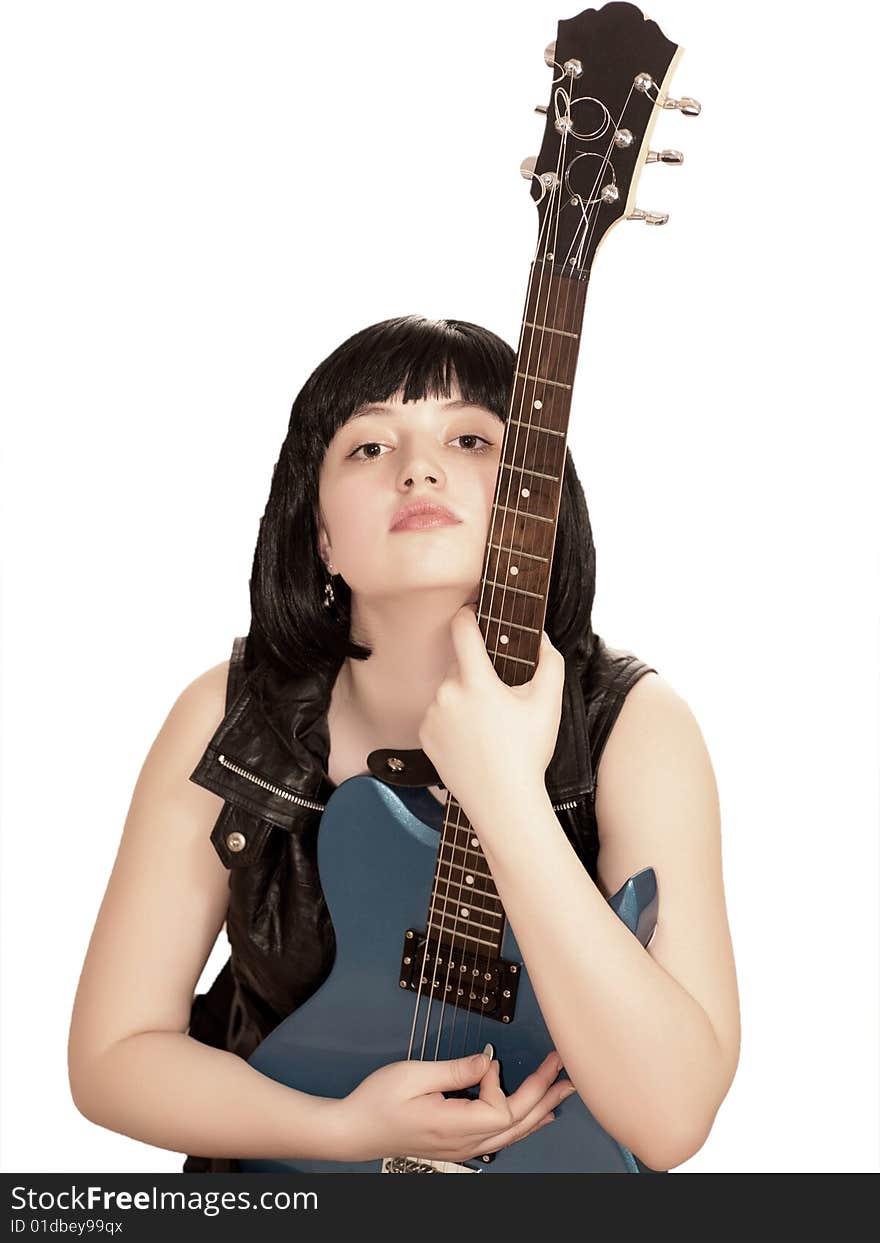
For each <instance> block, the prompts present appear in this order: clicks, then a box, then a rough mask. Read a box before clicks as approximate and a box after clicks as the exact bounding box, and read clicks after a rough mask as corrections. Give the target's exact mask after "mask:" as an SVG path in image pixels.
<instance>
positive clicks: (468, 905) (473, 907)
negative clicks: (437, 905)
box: [440, 893, 504, 932]
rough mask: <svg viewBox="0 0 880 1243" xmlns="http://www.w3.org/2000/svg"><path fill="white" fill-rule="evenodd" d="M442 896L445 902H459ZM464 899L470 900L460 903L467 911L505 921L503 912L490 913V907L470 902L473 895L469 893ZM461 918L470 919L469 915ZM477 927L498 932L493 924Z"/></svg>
mask: <svg viewBox="0 0 880 1243" xmlns="http://www.w3.org/2000/svg"><path fill="white" fill-rule="evenodd" d="M440 896H442V897H443V900H444V901H447V902H455V901H456V900H457V899H455V898H449V897H447V895H446V894H443V895H440ZM464 897H466V898H467V899H468V901H467V902H464V901H462V902H460V905H461V906H463V907H464V908H465V910H467V911H475V912H476V913H477V914H478V915H487V916H488V917H489V919H503V918H504V916H503V915H502V914H501V912H500V911H490V910H489V908H488V907H486V906H480V905H479V903H477V902H471V900H470V898H471V895H470V894H469V893H468V894H465V895H464ZM459 918H461V919H469V918H470V917H469V916H468V915H462V916H460V917H459ZM477 926H478V927H480V928H486V929H488V931H489V932H495V931H497V929H495V928H493V927H492V926H491V924H479V925H477Z"/></svg>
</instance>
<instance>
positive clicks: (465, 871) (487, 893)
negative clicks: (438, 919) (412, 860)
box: [437, 847, 497, 898]
mask: <svg viewBox="0 0 880 1243" xmlns="http://www.w3.org/2000/svg"><path fill="white" fill-rule="evenodd" d="M441 849H442V847H441ZM440 868H449V870H450V871H458V872H460V873H461V875H460V876H459V877H458V878H457V879H456V880H455V881H453V878H452V877H451V876H440V875H439V871H440ZM437 872H438V875H437V879H438V880H442V881H443V884H444V885H449V884H450V883H454V884H456V885H460V886H461V891H462V893H463V894H464V893H470V892H471V890H472V889H473V886H471V885H466V884H465V883H464V877H465V876H466V875H467V876H479V878H480V880H488V881H491V880H492V873H491V872H479V871H478V870H477V869H476V868H465V867H462V865H461V864H460V863H451V862H449V860H447V859H442V858H441V859H439V860H438V862H437ZM494 887H495V882H494V881H492V888H493V889H494ZM473 892H474V893H481V894H482V895H483V897H484V898H494V897H495V896H496V893H497V891H496V893H493V892H492V890H491V889H473ZM448 893H449V890H448V889H447V890H446V894H445V895H443V896H444V897H445V896H446V895H448Z"/></svg>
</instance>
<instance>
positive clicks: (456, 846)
mask: <svg viewBox="0 0 880 1243" xmlns="http://www.w3.org/2000/svg"><path fill="white" fill-rule="evenodd" d="M566 138H567V135H566V134H563V141H562V143H560V150H559V155H558V161H557V177H556V181H555V182H554V185H553V187H552V190H551V195H550V199H549V202H548V207H547V210H546V212H545V224H546V228H547V232H548V233H549V230H550V222H551V220H553V219H554V210H553V203H554V198H555V199H556V201H557V206H556V217H555V222H554V223H555V233H554V238H557V239H558V227H559V206H558V204H559V203H560V202H561V198H560V196H559V193H558V191H559V187H560V186H561V184H562V180H561V175H560V170H561V168H562V167H563V166H564V163H565V147H566V141H565V140H566ZM543 231H544V229H543V226H542V230H541V233H543ZM541 233H539V240H538V246H537V247H536V257H537V255H538V254H539V253H540V251H541V245H542V238H541ZM555 245H556V242H555V241H554V248H555ZM544 253H545V256H546V253H547V247H546V239H544ZM545 271H546V258H545V259H544V260H543V261H542V263H541V268H540V272H539V279H538V291H537V297H536V309H535V311H533V313H532V319H533V321H540V320H541V315H540V313H539V309H540V303H541V291H542V285H543V280H544V276H545ZM534 275H535V269H534V260H533V264H532V268H531V271H530V274H529V287H528V290H527V294H526V312H527V314H526V316H524V319H523V324H522V325H521V330H520V341H519V349H518V352H517V359H518V360H519V359H520V356H521V351H522V343H523V336H524V333H525V321H526V318H527V317H528V307H529V304H530V299H531V290H532V285H533V282H534ZM552 280H553V273H552V268H551V271H550V276H549V285H550V288H551V289H552ZM557 300H558V294H557ZM535 335H536V334H535V331H534V329H533V330H532V334H531V337H530V339H529V352H528V356H527V359H526V362H525V374H526V375H530V374H534V373H533V372H532V370H531V352H532V349H533V347H534V342H535ZM544 335H546V334H545V333H544V332H543V329H542V337H543V336H544ZM539 356H540V347H539ZM513 379H514V385H513V394H512V399H511V407H510V408H511V413H512V412H513V409H514V406H515V402H516V396H515V395H516V379H517V377H516V376H514V377H513ZM527 389H528V381H526V383H524V384H523V386H522V389H521V394H520V405H519V409H518V410H517V414H518V415H519V416H522V414H523V406H524V403H525V396H526V392H527ZM536 392H537V388H535V389H534V390H533V393H532V397H534V394H535V393H536ZM523 422H524V421H523V420H522V418H521V417H520V418H519V420H518V422H517V425H516V428H515V433H514V452H515V451H516V447H517V444H518V440H519V433H520V427H521V426H522V424H523ZM528 428H529V431H531V429H532V422H531V410H530V411H529V421H528ZM505 430H506V432H507V434H508V435H509V432H510V424H509V423H508V426H507V428H506V429H505ZM526 443H528V433H526ZM505 447H506V446H505ZM504 456H507V455H506V454H505V455H504ZM541 464H542V465H544V464H545V463H543V462H542V463H541ZM513 475H514V472H513V471H511V472H510V477H509V478H508V482H507V495H506V496H505V500H507V501H509V500H510V489H511V486H512V481H513ZM497 491H498V495H499V499H500V495H501V491H502V487H501V485H500V484H499V487H498V489H497ZM507 512H510V510H509V509H508V511H507ZM518 515H519V498H517V505H516V507H515V510H514V524H515V521H516V517H517V516H518ZM497 517H498V511H497V509H495V508H494V507H493V524H492V526H493V532H492V533H493V534H494V526H495V522H496V521H497ZM504 525H505V523H504V520H503V519H502V522H501V527H502V532H503V530H504ZM490 561H491V535H490V541H489V545H488V546H487V556H486V565H487V566H488V564H489V562H490ZM496 561H500V558H497V559H496ZM509 564H510V563H509V562H508V568H509ZM485 589H486V588H485V578H484V582H483V587H482V594H481V602H480V605H479V606H478V613H481V612H482V595H484V594H485ZM494 594H495V587H494V586H493V588H492V599H493V600H494ZM491 611H492V605H491V604H490V612H491ZM496 654H497V648H496ZM453 814H455V816H456V820H455V823H454V828H455V834H454V841H453V843H452V858H451V862H450V864H449V865H448V866H449V876H447V878H446V885H445V893H444V895H443V908H444V909H443V913H442V915H441V920H440V928H439V930H438V932H439V937H438V956H439V949H440V947H441V945H442V938H443V934H444V931H445V930H446V927H447V920H446V916H447V913H448V908H449V902H450V894H451V891H452V887H453V885H452V875H453V874H454V869H455V866H456V863H455V853H456V852H457V851H463V852H464V855H465V862H464V863H462V864H461V865H459V866H460V868H461V875H462V876H464V875H465V868H466V864H467V863H471V867H473V863H472V862H471V859H470V858H469V856H471V855H474V856H475V857H476V858H477V861H479V856H478V855H477V852H476V851H474V850H472V849H471V848H470V847H469V845H468V844H467V838H468V837H469V836H470V834H471V833H472V832H473V831H474V830H473V828H472V826H470V825H464V824H462V822H461V820H460V819H458V818H457V809H455V811H454V812H453ZM447 823H448V825H449V827H453V821H452V818H451V815H450V819H449V821H448V822H447ZM462 829H464V831H465V838H466V845H465V846H462V845H461V844H460V842H459V838H460V833H461V831H462ZM446 840H447V835H446V834H445V833H444V839H443V844H445V843H446ZM477 840H479V839H477ZM443 854H444V851H443V849H442V847H441V851H440V854H439V856H438V860H440V859H442V857H443ZM440 866H442V864H440V863H439V862H438V870H439V867H440ZM473 871H474V872H475V873H476V874H478V875H479V874H480V873H479V871H478V869H477V868H475V867H473ZM490 877H491V874H490ZM439 880H440V877H439V874H438V888H439ZM491 887H492V888H493V889H494V888H495V886H494V883H492V886H491ZM475 888H476V881H475ZM465 892H467V891H466V890H465V885H464V883H463V881H462V880H459V882H458V903H457V910H458V911H460V910H461V909H463V903H462V902H461V898H462V896H463V895H464V893H465ZM478 892H479V893H480V896H481V898H483V899H488V900H489V902H490V904H495V903H497V902H498V898H497V890H496V893H495V895H494V897H493V895H492V894H491V893H490V892H486V891H485V890H482V891H478ZM467 901H468V907H470V906H472V905H474V904H473V902H472V901H471V896H470V893H468V899H467ZM498 905H500V903H498ZM464 909H468V908H464ZM480 909H481V912H482V911H485V910H486V908H485V907H483V906H481V908H480ZM495 917H496V918H500V919H501V920H502V921H503V908H502V913H501V914H500V915H499V914H498V913H496V914H495ZM461 918H462V917H460V916H453V920H452V921H451V922H450V924H449V927H450V928H451V931H452V936H454V935H455V928H454V923H459V922H460V921H461ZM432 922H433V921H429V931H430V926H431V924H432ZM499 931H503V922H502V929H501V930H499ZM462 939H464V938H463V937H462ZM428 941H429V938H426V953H425V959H423V961H425V960H426V958H427V947H428ZM453 944H454V942H453ZM499 944H500V937H499ZM474 960H475V962H476V964H477V965H476V968H474V969H473V970H472V972H471V981H470V983H471V986H472V990H471V991H472V992H474V980H473V975H474V973H475V972H476V974H477V987H478V988H479V990H480V992H482V988H483V980H484V978H485V976H486V975H487V974H490V973H489V972H487V971H486V970H485V968H488V967H490V966H491V959H490V956H489V954H488V952H487V953H486V961H485V963H481V958H480V952H479V949H478V950H477V951H476V953H475V955H474ZM452 962H453V958H452V953H450V954H449V959H448V963H447V969H446V979H445V981H444V988H443V992H442V994H441V998H440V1019H439V1023H438V1031H437V1041H436V1046H435V1060H436V1059H437V1057H438V1056H439V1047H440V1040H441V1036H442V1031H443V1016H444V1013H445V1006H446V995H447V992H448V991H449V988H450V987H451V986H450V984H449V978H450V974H451V970H452V966H451V964H452ZM481 967H482V968H484V969H483V970H481ZM461 974H462V973H461V965H460V966H459V975H461ZM431 977H433V971H432V972H430V973H429V974H428V976H427V977H425V976H424V973H423V978H425V979H426V982H427V984H428V989H429V1000H428V1017H427V1022H426V1026H425V1032H424V1037H423V1044H422V1055H423V1057H424V1049H425V1046H426V1043H427V1036H428V1032H429V1030H430V1014H431V1009H432V1005H433V979H432V978H431ZM478 995H479V994H477V996H478ZM475 999H476V997H475V996H471V997H469V998H468V1005H467V1006H466V1007H465V1009H466V1015H467V1017H466V1020H465V1034H464V1042H465V1046H466V1045H467V1039H468V1032H469V1028H470V1017H471V1012H472V1010H473V1009H474V1008H475V1007H474V1006H472V1005H471V1002H472V1001H474V1000H475ZM460 1008H461V1007H458V1006H454V1007H453V1023H452V1032H451V1033H450V1037H449V1039H450V1045H451V1044H452V1042H453V1041H454V1033H455V1024H456V1019H457V1017H458V1016H457V1010H458V1009H460ZM477 1013H478V1034H479V1032H480V1030H481V1029H482V1023H483V1017H484V1011H483V1009H482V1007H477Z"/></svg>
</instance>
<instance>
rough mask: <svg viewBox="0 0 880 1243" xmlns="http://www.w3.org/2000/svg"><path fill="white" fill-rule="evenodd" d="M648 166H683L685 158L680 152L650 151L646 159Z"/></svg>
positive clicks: (669, 150)
mask: <svg viewBox="0 0 880 1243" xmlns="http://www.w3.org/2000/svg"><path fill="white" fill-rule="evenodd" d="M645 163H646V164H683V163H684V156H683V155H682V153H681V152H680V151H672V150H671V149H669V148H667V149H666V150H665V151H649V152H648V154H647V156H646V157H645Z"/></svg>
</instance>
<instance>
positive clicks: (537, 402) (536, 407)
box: [535, 401, 544, 410]
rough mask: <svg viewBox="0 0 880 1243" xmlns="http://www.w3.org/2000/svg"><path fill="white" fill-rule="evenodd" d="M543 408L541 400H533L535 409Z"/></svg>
mask: <svg viewBox="0 0 880 1243" xmlns="http://www.w3.org/2000/svg"><path fill="white" fill-rule="evenodd" d="M543 408H544V403H543V401H536V402H535V409H536V410H543Z"/></svg>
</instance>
